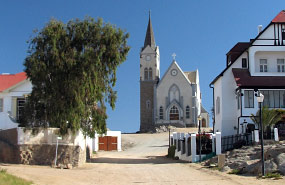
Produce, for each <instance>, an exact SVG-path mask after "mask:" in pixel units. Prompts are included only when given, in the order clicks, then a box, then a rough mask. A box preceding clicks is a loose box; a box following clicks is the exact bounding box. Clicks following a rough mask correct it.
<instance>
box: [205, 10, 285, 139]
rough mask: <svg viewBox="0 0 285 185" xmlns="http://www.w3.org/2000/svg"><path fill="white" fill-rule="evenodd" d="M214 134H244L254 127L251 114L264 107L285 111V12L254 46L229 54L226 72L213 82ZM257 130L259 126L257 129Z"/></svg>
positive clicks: (236, 48)
mask: <svg viewBox="0 0 285 185" xmlns="http://www.w3.org/2000/svg"><path fill="white" fill-rule="evenodd" d="M210 86H211V88H213V94H214V98H213V100H214V102H213V106H214V110H215V123H214V131H215V132H218V131H219V132H221V133H222V135H223V136H226V135H233V134H238V133H243V132H245V130H246V127H247V125H248V124H253V122H252V120H251V119H250V115H251V114H256V112H257V111H258V109H259V106H258V102H257V99H256V94H257V92H261V93H262V94H263V95H264V102H263V106H268V107H269V108H285V10H283V11H281V12H280V13H279V14H278V15H277V16H276V17H275V18H274V19H273V20H272V21H271V22H270V24H269V25H268V26H267V27H266V28H264V29H263V30H262V26H259V27H258V35H257V36H256V38H255V39H251V40H250V42H239V43H237V44H236V45H235V46H234V47H233V48H232V49H231V50H230V51H229V52H228V53H227V60H226V68H225V69H224V70H223V71H222V72H221V73H220V74H219V75H218V76H217V77H216V78H215V79H214V80H213V81H212V82H211V84H210ZM255 126H256V127H257V125H255Z"/></svg>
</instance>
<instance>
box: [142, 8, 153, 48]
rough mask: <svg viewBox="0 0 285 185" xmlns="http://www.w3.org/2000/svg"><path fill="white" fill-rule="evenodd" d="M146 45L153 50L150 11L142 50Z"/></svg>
mask: <svg viewBox="0 0 285 185" xmlns="http://www.w3.org/2000/svg"><path fill="white" fill-rule="evenodd" d="M147 45H149V46H150V47H152V48H155V41H154V34H153V30H152V24H151V19H150V11H149V20H148V26H147V30H146V35H145V40H144V48H145V47H146V46H147Z"/></svg>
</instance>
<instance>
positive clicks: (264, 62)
mask: <svg viewBox="0 0 285 185" xmlns="http://www.w3.org/2000/svg"><path fill="white" fill-rule="evenodd" d="M259 63H260V64H259V67H260V68H259V69H260V72H267V59H260V61H259Z"/></svg>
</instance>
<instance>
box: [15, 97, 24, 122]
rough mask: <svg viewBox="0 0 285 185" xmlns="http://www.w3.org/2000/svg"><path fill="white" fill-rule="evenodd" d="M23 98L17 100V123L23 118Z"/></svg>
mask: <svg viewBox="0 0 285 185" xmlns="http://www.w3.org/2000/svg"><path fill="white" fill-rule="evenodd" d="M25 103H26V99H25V98H17V121H18V122H21V121H22V119H23V116H24V106H25Z"/></svg>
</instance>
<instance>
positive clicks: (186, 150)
mask: <svg viewBox="0 0 285 185" xmlns="http://www.w3.org/2000/svg"><path fill="white" fill-rule="evenodd" d="M189 137H190V134H186V136H185V154H186V157H188V150H191V148H188V138H189Z"/></svg>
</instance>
